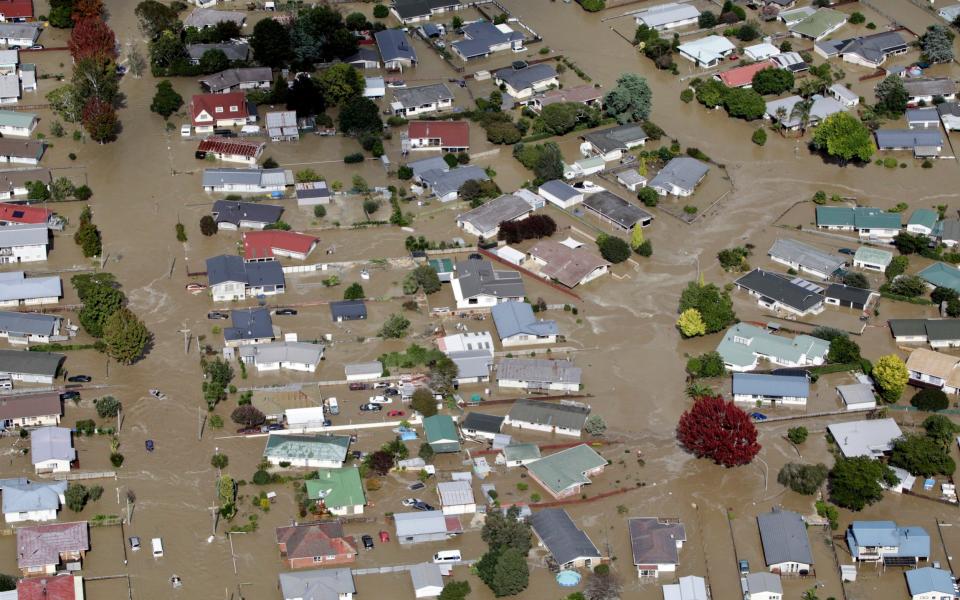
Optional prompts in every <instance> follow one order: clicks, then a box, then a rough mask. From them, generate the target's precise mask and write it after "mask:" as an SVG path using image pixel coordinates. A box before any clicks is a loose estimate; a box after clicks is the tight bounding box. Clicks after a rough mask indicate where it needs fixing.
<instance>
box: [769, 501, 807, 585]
mask: <svg viewBox="0 0 960 600" xmlns="http://www.w3.org/2000/svg"><path fill="white" fill-rule="evenodd" d="M757 525H758V526H759V527H760V542H761V543H762V544H763V558H764V561H765V562H766V564H767V567H768V568H769V569H770V571H771V572H773V573H790V574H798V575H806V574H808V573H809V572H810V567H812V566H813V554H812V552H811V550H810V540H809V539H808V538H807V526H806V524H805V523H804V522H803V517H801V516H800V515H798V514H797V513H795V512H791V511H789V510H783V509H781V508H779V507H774V509H773V510H772V511H771V512H768V513H761V514H759V515H757Z"/></svg>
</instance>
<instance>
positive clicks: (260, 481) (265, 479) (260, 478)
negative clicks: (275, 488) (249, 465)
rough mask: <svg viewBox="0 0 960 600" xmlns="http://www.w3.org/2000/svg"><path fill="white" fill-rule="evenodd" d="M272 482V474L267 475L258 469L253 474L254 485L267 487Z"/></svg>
mask: <svg viewBox="0 0 960 600" xmlns="http://www.w3.org/2000/svg"><path fill="white" fill-rule="evenodd" d="M270 481H271V477H270V473H267V472H266V471H264V470H263V469H257V471H256V472H255V473H254V474H253V483H255V484H257V485H267V484H268V483H270Z"/></svg>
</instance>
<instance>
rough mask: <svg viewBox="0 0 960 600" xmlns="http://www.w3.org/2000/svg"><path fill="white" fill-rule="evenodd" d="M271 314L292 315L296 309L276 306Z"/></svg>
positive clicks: (295, 312)
mask: <svg viewBox="0 0 960 600" xmlns="http://www.w3.org/2000/svg"><path fill="white" fill-rule="evenodd" d="M273 314H275V315H287V316H293V315H295V314H297V309H295V308H278V309H277V310H276V311H274V313H273Z"/></svg>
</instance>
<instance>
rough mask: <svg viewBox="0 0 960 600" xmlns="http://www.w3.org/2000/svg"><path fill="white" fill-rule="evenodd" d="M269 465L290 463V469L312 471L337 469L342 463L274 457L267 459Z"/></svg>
mask: <svg viewBox="0 0 960 600" xmlns="http://www.w3.org/2000/svg"><path fill="white" fill-rule="evenodd" d="M267 460H268V461H269V462H270V464H271V465H277V466H279V465H280V463H281V462H288V463H290V466H291V467H310V468H314V469H339V468H340V467H342V466H343V463H342V462H340V461H338V460H320V459H316V458H294V457H286V458H278V457H276V456H270V457H267Z"/></svg>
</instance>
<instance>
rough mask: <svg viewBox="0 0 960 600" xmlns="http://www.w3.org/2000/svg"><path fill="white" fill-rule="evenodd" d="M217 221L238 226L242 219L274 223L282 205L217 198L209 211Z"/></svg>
mask: <svg viewBox="0 0 960 600" xmlns="http://www.w3.org/2000/svg"><path fill="white" fill-rule="evenodd" d="M210 212H212V213H213V216H214V218H216V220H217V223H231V224H233V225H235V226H239V225H240V223H241V222H242V221H249V222H253V223H267V224H269V223H276V222H277V221H278V220H280V215H282V214H283V207H282V206H275V205H273V204H263V203H261V202H238V201H236V200H217V201H216V202H214V203H213V209H212V210H211V211H210Z"/></svg>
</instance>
